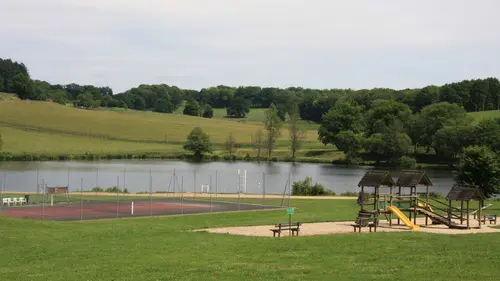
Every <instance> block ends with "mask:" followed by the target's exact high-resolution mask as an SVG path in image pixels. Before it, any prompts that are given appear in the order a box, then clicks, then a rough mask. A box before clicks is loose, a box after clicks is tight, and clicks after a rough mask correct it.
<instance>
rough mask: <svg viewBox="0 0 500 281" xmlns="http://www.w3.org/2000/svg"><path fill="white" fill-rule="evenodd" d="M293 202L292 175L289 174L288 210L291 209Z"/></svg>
mask: <svg viewBox="0 0 500 281" xmlns="http://www.w3.org/2000/svg"><path fill="white" fill-rule="evenodd" d="M291 201H292V174H291V173H290V172H288V208H290V205H291Z"/></svg>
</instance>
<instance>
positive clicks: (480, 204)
mask: <svg viewBox="0 0 500 281" xmlns="http://www.w3.org/2000/svg"><path fill="white" fill-rule="evenodd" d="M482 205H483V201H481V200H480V201H479V210H478V211H477V215H478V217H477V218H478V219H479V228H481V208H482V207H483V206H482Z"/></svg>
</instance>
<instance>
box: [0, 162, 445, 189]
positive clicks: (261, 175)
mask: <svg viewBox="0 0 500 281" xmlns="http://www.w3.org/2000/svg"><path fill="white" fill-rule="evenodd" d="M371 169H373V168H370V167H352V168H349V167H342V166H334V165H327V164H306V163H297V164H293V163H267V162H261V163H258V162H208V163H189V162H182V161H159V160H109V161H102V160H101V161H98V162H88V161H87V162H85V161H81V162H80V161H68V162H0V181H2V184H3V190H4V192H8V191H20V192H36V191H37V188H38V186H42V184H46V185H47V186H69V189H70V191H79V190H80V189H82V190H90V189H92V188H93V187H95V186H99V187H102V188H104V189H106V188H108V187H113V186H119V187H120V188H122V189H123V188H127V189H128V191H129V192H131V193H135V192H144V191H149V190H150V189H151V190H152V191H153V192H157V191H177V192H178V191H182V190H183V191H185V192H193V191H195V192H200V191H201V188H202V185H208V186H209V187H210V189H211V192H218V193H236V192H237V191H238V190H241V191H243V192H246V193H252V194H262V193H263V192H265V193H266V194H282V193H283V192H284V189H285V186H286V184H287V181H288V180H289V179H291V181H292V182H294V181H297V180H303V179H305V177H306V176H309V177H311V178H312V180H313V183H314V182H317V183H321V184H323V186H324V187H325V188H328V189H331V190H333V191H335V192H336V193H337V194H339V193H341V192H346V191H350V192H359V190H360V189H359V188H358V187H357V184H358V182H359V180H360V179H361V178H362V176H363V175H364V173H365V172H366V171H367V170H371ZM238 170H240V171H241V173H240V176H239V175H238ZM378 170H381V169H378ZM383 170H388V171H390V172H391V174H392V176H393V178H394V180H396V178H397V177H398V175H399V172H400V170H397V169H383ZM243 171H246V185H245V184H244V183H245V178H244V176H243V175H244V173H243ZM427 174H428V175H429V177H430V179H431V181H432V182H433V184H434V186H433V187H432V188H431V190H433V191H435V192H439V193H442V194H446V193H447V192H448V190H449V189H450V188H451V186H452V185H453V183H454V181H453V174H452V172H451V171H444V170H427ZM37 183H38V184H40V185H37ZM0 186H1V185H0ZM40 190H41V189H40Z"/></svg>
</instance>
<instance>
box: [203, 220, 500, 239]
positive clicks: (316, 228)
mask: <svg viewBox="0 0 500 281" xmlns="http://www.w3.org/2000/svg"><path fill="white" fill-rule="evenodd" d="M396 223H397V220H394V221H393V226H392V227H390V226H389V222H388V221H384V222H380V225H379V227H378V228H377V232H397V231H399V232H402V231H412V230H410V229H409V228H408V227H406V226H404V225H395V224H396ZM351 224H353V222H352V221H347V222H322V223H305V224H303V225H302V226H301V228H300V235H301V236H311V235H325V234H349V233H352V234H354V231H353V227H352V226H351ZM417 225H420V230H415V232H427V233H437V234H471V233H492V232H500V229H495V228H492V227H491V226H495V225H490V224H486V225H483V226H482V228H481V229H475V228H473V229H467V230H463V229H451V228H448V227H447V226H445V225H430V224H429V225H428V226H425V218H419V219H417ZM477 226H478V222H477V221H475V220H472V219H471V227H477ZM272 228H274V226H273V225H260V226H244V227H223V228H209V229H199V230H196V231H208V232H211V233H220V234H233V235H245V236H262V237H272V236H273V235H272V232H271V231H270V229H272ZM363 232H365V233H368V232H369V229H368V228H363V229H362V233H363ZM281 236H289V233H288V231H284V232H282V234H281Z"/></svg>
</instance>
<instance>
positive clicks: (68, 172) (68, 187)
mask: <svg viewBox="0 0 500 281" xmlns="http://www.w3.org/2000/svg"><path fill="white" fill-rule="evenodd" d="M37 181H38V180H37ZM37 184H38V182H37ZM69 190H70V189H69V167H68V192H69Z"/></svg>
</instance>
